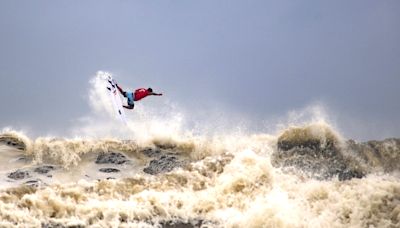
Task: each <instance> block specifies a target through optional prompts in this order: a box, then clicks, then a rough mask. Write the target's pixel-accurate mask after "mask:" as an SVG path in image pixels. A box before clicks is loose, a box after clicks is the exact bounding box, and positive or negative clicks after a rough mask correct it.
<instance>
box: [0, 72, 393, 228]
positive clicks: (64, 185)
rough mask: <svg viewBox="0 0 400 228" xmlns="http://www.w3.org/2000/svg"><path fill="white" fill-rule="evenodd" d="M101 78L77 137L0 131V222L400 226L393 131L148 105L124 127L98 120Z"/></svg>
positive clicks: (102, 104)
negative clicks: (210, 116) (250, 122)
mask: <svg viewBox="0 0 400 228" xmlns="http://www.w3.org/2000/svg"><path fill="white" fill-rule="evenodd" d="M104 74H107V73H106V72H99V73H98V75H97V76H96V77H95V78H94V79H93V80H92V81H91V85H92V87H91V90H90V91H91V92H90V94H93V96H95V95H94V94H96V93H98V94H97V95H96V96H97V97H100V100H93V101H92V102H91V105H92V108H93V109H94V110H95V111H94V113H92V114H91V115H88V116H87V117H84V118H82V119H81V120H79V124H78V127H75V129H74V130H73V132H74V134H76V135H84V137H70V138H53V137H39V138H35V139H32V138H29V137H28V136H27V135H26V134H24V133H23V132H18V131H13V130H11V129H4V130H3V131H2V132H1V134H0V152H1V153H2V155H3V156H2V157H1V158H0V164H1V167H0V175H2V177H1V181H2V186H3V187H2V188H1V190H0V218H1V219H0V226H2V227H14V226H21V227H154V226H158V227H400V181H399V180H400V175H399V171H400V140H399V139H395V138H393V139H386V140H383V141H369V142H356V141H354V140H347V139H345V138H343V137H342V136H341V134H340V133H339V132H338V131H337V130H335V128H334V127H332V125H331V124H329V123H328V121H326V120H325V118H314V117H315V116H314V117H313V118H311V119H310V120H309V121H305V122H301V121H295V122H296V123H293V122H291V123H290V124H286V126H285V127H280V128H279V129H280V130H279V131H276V132H274V133H246V132H243V131H239V132H238V131H236V132H235V131H232V132H230V133H226V132H225V133H218V134H194V133H193V132H191V131H188V130H184V127H183V125H184V123H183V122H184V121H183V116H184V115H182V114H176V113H179V112H171V113H175V114H176V115H174V114H171V115H170V116H165V115H164V116H157V115H147V114H148V112H152V111H151V110H149V109H146V108H145V107H141V108H138V110H137V112H136V113H134V114H131V115H135V116H134V118H129V119H134V122H133V121H132V120H131V122H129V123H128V126H127V127H126V128H121V126H119V128H115V125H116V123H112V124H104V125H100V124H99V123H102V122H104V121H103V120H105V119H110V118H111V117H110V116H109V115H112V112H109V111H107V108H106V107H109V106H107V102H108V101H107V99H106V98H107V97H103V98H101V97H102V95H101V90H100V89H99V88H102V87H101V77H103V76H104ZM96 113H99V114H96ZM149 116H151V118H149ZM292 116H293V115H292ZM317 116H320V115H319V114H318V115H317ZM131 117H132V116H131ZM297 120H298V119H297ZM143 132H145V134H143Z"/></svg>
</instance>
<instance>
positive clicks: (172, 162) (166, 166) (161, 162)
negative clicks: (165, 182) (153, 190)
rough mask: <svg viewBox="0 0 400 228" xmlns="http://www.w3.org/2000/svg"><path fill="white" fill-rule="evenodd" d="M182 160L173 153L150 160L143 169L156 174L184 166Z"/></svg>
mask: <svg viewBox="0 0 400 228" xmlns="http://www.w3.org/2000/svg"><path fill="white" fill-rule="evenodd" d="M182 164H183V163H182V161H180V160H179V159H178V158H177V157H175V156H172V155H163V156H161V157H159V158H156V159H154V160H152V161H150V163H149V165H148V166H147V167H146V168H144V169H143V171H144V172H145V173H148V174H151V175H156V174H159V173H166V172H170V171H172V170H173V169H174V168H176V167H180V166H182Z"/></svg>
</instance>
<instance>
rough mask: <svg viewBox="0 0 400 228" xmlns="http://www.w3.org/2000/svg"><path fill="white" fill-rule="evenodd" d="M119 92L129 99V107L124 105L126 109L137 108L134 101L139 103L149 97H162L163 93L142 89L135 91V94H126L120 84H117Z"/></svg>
mask: <svg viewBox="0 0 400 228" xmlns="http://www.w3.org/2000/svg"><path fill="white" fill-rule="evenodd" d="M115 85H116V86H117V88H118V90H119V92H120V93H121V94H122V95H123V96H124V97H126V98H127V99H128V105H123V107H124V108H126V109H133V108H134V107H135V104H134V101H139V100H141V99H143V98H145V97H147V96H151V95H153V96H162V93H155V92H153V89H152V88H148V89H144V88H140V89H137V90H135V92H126V91H124V90H123V89H122V88H121V87H119V86H118V84H115Z"/></svg>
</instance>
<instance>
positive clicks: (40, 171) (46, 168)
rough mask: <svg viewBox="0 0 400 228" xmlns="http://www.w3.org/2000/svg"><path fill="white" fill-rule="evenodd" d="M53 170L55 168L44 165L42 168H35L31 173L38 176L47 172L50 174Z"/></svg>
mask: <svg viewBox="0 0 400 228" xmlns="http://www.w3.org/2000/svg"><path fill="white" fill-rule="evenodd" d="M54 169H55V167H54V166H52V165H44V166H41V167H37V168H35V169H34V170H33V171H34V172H36V173H40V174H47V173H48V172H50V171H52V170H54Z"/></svg>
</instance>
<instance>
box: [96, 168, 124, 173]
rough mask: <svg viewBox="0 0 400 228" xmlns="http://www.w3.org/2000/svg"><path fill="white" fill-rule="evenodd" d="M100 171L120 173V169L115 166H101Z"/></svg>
mask: <svg viewBox="0 0 400 228" xmlns="http://www.w3.org/2000/svg"><path fill="white" fill-rule="evenodd" d="M99 171H100V172H103V173H119V172H120V170H119V169H114V168H101V169H99Z"/></svg>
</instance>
